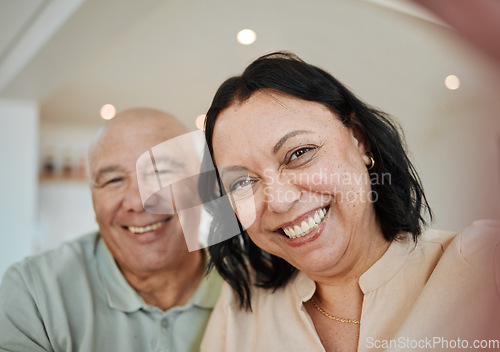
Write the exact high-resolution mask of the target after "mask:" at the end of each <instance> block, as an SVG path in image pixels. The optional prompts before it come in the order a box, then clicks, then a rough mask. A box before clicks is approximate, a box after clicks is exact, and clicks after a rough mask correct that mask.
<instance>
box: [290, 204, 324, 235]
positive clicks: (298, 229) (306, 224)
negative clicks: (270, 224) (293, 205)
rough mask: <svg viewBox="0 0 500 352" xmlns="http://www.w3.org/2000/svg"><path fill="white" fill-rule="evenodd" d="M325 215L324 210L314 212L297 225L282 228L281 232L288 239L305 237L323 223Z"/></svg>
mask: <svg viewBox="0 0 500 352" xmlns="http://www.w3.org/2000/svg"><path fill="white" fill-rule="evenodd" d="M325 214H326V208H323V209H319V210H316V212H315V213H314V215H312V216H309V218H307V219H306V220H304V221H302V222H301V223H300V226H299V225H295V226H288V227H284V228H283V231H284V232H285V234H286V235H287V236H288V237H290V238H298V237H302V236H305V235H307V234H308V233H309V232H311V231H312V230H313V229H315V228H316V227H318V225H319V224H320V223H321V221H323V219H324V218H325Z"/></svg>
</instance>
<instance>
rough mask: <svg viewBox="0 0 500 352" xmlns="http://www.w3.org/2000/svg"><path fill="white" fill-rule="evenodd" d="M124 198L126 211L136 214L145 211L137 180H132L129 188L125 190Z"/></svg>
mask: <svg viewBox="0 0 500 352" xmlns="http://www.w3.org/2000/svg"><path fill="white" fill-rule="evenodd" d="M123 197H124V198H123V207H124V208H125V210H127V211H135V212H142V211H144V207H143V205H142V200H141V194H140V193H139V186H138V184H137V179H135V178H134V179H132V180H130V182H129V184H128V185H127V188H126V189H125V190H124V194H123Z"/></svg>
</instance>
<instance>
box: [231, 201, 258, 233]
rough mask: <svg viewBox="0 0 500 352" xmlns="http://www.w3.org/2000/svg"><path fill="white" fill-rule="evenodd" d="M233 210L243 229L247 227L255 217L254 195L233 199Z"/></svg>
mask: <svg viewBox="0 0 500 352" xmlns="http://www.w3.org/2000/svg"><path fill="white" fill-rule="evenodd" d="M233 207H234V210H235V212H236V215H237V216H238V220H239V221H240V223H241V225H243V227H244V228H245V229H249V228H250V227H251V226H252V225H253V223H254V222H255V219H256V218H257V209H256V204H255V198H254V196H253V195H252V196H249V197H247V198H245V199H240V200H237V201H234V203H233Z"/></svg>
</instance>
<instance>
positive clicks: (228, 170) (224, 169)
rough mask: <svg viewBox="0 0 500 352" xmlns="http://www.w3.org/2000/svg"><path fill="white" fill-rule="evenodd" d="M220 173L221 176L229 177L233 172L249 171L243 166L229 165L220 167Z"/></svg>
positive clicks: (246, 172)
mask: <svg viewBox="0 0 500 352" xmlns="http://www.w3.org/2000/svg"><path fill="white" fill-rule="evenodd" d="M219 173H220V175H221V177H227V176H229V175H231V174H241V173H245V174H248V171H247V169H245V168H244V167H242V166H228V167H222V168H219Z"/></svg>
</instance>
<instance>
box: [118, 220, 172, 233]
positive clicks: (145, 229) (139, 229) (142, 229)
mask: <svg viewBox="0 0 500 352" xmlns="http://www.w3.org/2000/svg"><path fill="white" fill-rule="evenodd" d="M161 225H163V221H158V222H157V223H154V224H151V225H148V226H145V227H137V226H128V227H127V228H128V230H129V231H130V232H132V233H144V232H148V231H154V230H156V229H159V228H160V227H161Z"/></svg>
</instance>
